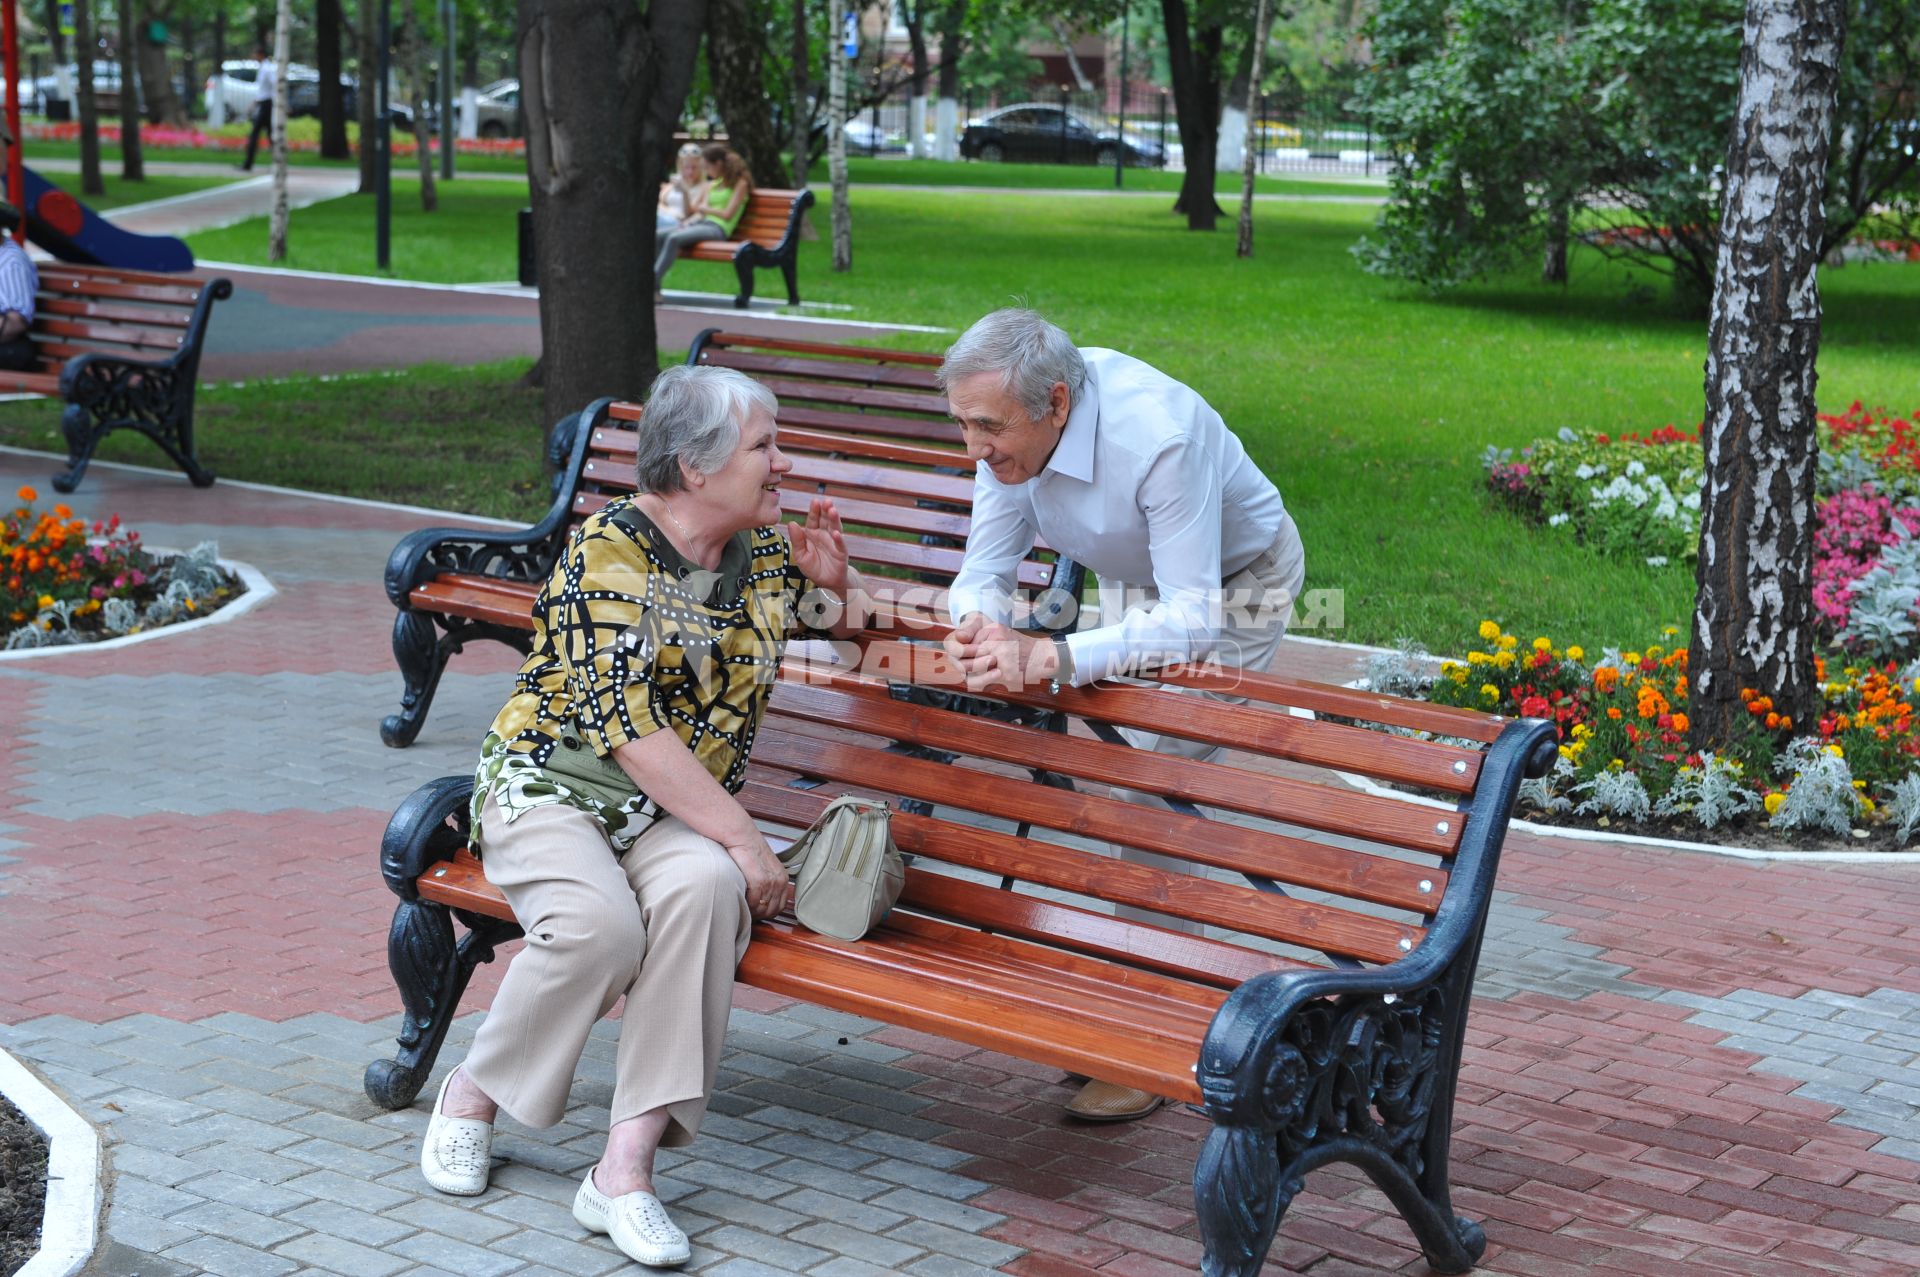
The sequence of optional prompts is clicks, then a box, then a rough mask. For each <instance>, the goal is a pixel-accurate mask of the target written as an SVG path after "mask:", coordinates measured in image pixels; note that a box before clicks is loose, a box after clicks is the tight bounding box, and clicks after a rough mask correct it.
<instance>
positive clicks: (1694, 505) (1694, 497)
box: [1680, 488, 1700, 514]
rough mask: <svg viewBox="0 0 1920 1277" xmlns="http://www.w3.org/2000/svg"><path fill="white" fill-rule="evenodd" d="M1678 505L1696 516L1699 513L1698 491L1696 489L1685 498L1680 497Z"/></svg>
mask: <svg viewBox="0 0 1920 1277" xmlns="http://www.w3.org/2000/svg"><path fill="white" fill-rule="evenodd" d="M1680 504H1681V505H1683V506H1685V507H1687V509H1689V510H1691V511H1693V512H1694V513H1695V514H1698V513H1699V512H1700V492H1699V489H1697V488H1696V489H1695V490H1694V491H1692V492H1689V493H1688V494H1687V495H1686V496H1684V497H1681V498H1680Z"/></svg>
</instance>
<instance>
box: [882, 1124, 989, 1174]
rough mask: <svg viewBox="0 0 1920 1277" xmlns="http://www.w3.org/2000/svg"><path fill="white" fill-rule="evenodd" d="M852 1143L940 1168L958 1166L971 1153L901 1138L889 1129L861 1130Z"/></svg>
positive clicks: (887, 1155)
mask: <svg viewBox="0 0 1920 1277" xmlns="http://www.w3.org/2000/svg"><path fill="white" fill-rule="evenodd" d="M853 1143H854V1144H855V1146H857V1147H859V1148H865V1149H871V1150H873V1151H874V1152H876V1153H879V1154H882V1155H883V1156H886V1157H904V1158H906V1159H907V1160H908V1161H910V1162H919V1163H920V1164H921V1165H922V1166H934V1167H939V1168H941V1169H946V1168H948V1167H953V1166H958V1165H959V1164H960V1163H962V1162H964V1161H966V1160H967V1159H968V1158H969V1157H970V1156H971V1154H968V1153H962V1152H961V1151H960V1150H959V1149H953V1148H946V1147H944V1146H942V1145H939V1144H929V1143H927V1142H926V1141H924V1140H909V1139H902V1138H901V1137H900V1136H898V1135H895V1134H893V1133H891V1132H889V1131H861V1132H859V1133H858V1134H856V1135H855V1136H854V1137H853Z"/></svg>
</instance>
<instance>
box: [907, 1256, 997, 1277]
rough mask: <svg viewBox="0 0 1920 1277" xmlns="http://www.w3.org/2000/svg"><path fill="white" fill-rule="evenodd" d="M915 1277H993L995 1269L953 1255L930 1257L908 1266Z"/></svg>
mask: <svg viewBox="0 0 1920 1277" xmlns="http://www.w3.org/2000/svg"><path fill="white" fill-rule="evenodd" d="M907 1271H908V1272H909V1273H911V1274H912V1275H913V1277H992V1274H993V1272H994V1270H993V1269H991V1268H987V1267H983V1266H982V1265H980V1264H976V1263H973V1262H971V1261H969V1260H965V1259H959V1258H956V1257H955V1256H952V1255H928V1256H927V1257H926V1258H925V1259H920V1260H915V1261H914V1262H913V1263H912V1264H910V1265H908V1267H907Z"/></svg>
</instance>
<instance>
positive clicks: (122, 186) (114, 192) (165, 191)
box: [43, 164, 240, 212]
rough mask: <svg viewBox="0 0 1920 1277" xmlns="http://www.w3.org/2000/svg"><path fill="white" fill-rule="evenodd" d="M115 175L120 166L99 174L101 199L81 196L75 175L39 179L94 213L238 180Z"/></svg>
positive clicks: (189, 192) (229, 178)
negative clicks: (129, 178)
mask: <svg viewBox="0 0 1920 1277" xmlns="http://www.w3.org/2000/svg"><path fill="white" fill-rule="evenodd" d="M103 167H104V166H103ZM119 171H120V166H119V165H118V164H116V165H114V166H113V170H112V171H111V172H103V173H101V175H100V177H101V180H102V181H103V182H104V183H105V184H106V188H107V193H106V194H105V195H82V194H81V193H80V175H79V174H78V173H49V174H44V175H43V176H45V177H46V179H47V180H48V181H49V182H52V183H53V184H54V185H55V186H58V187H59V188H60V189H61V190H63V191H65V192H67V194H69V195H71V196H73V197H74V198H75V199H77V200H79V201H80V202H81V203H82V204H85V205H86V206H87V207H88V208H91V209H93V210H94V211H95V212H100V211H102V210H104V209H109V208H125V207H126V206H127V205H129V204H145V203H148V202H149V201H152V200H164V199H171V198H173V197H174V196H176V195H190V194H192V193H193V192H195V191H205V190H211V189H212V188H213V187H216V186H226V185H228V184H230V183H231V182H233V181H234V180H235V179H237V178H238V177H239V176H240V175H239V174H237V173H236V174H234V176H233V177H176V176H174V175H173V174H171V173H149V174H148V175H147V178H146V180H145V181H141V182H129V181H126V180H124V179H123V178H121V177H120V176H119Z"/></svg>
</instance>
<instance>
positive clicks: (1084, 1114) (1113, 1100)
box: [1067, 1079, 1166, 1122]
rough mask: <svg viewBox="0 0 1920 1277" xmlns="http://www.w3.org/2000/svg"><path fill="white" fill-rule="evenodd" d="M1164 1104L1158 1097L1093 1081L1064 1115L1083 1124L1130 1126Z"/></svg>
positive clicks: (1070, 1104)
mask: <svg viewBox="0 0 1920 1277" xmlns="http://www.w3.org/2000/svg"><path fill="white" fill-rule="evenodd" d="M1165 1103H1166V1101H1165V1100H1164V1099H1162V1098H1160V1097H1159V1096H1158V1095H1153V1094H1150V1093H1148V1092H1146V1091H1136V1090H1134V1089H1133V1088H1132V1087H1130V1086H1119V1085H1116V1084H1115V1083H1112V1082H1102V1081H1100V1080H1098V1079H1095V1080H1094V1081H1091V1082H1088V1083H1087V1084H1086V1085H1085V1086H1083V1087H1081V1088H1080V1094H1078V1095H1076V1096H1074V1097H1073V1099H1072V1100H1071V1101H1070V1102H1069V1103H1068V1104H1067V1112H1068V1113H1070V1114H1072V1115H1073V1116H1074V1117H1077V1118H1079V1119H1080V1120H1081V1121H1083V1122H1131V1121H1133V1120H1134V1119H1135V1118H1139V1117H1145V1116H1146V1115H1147V1114H1149V1113H1151V1112H1153V1111H1154V1110H1155V1109H1157V1108H1159V1107H1160V1106H1161V1105H1162V1104H1165Z"/></svg>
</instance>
